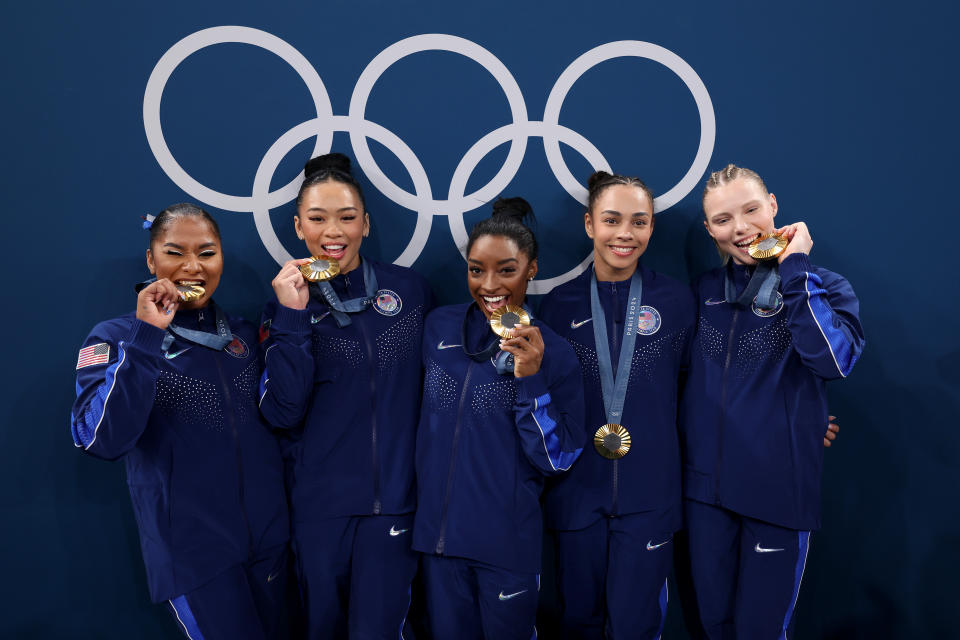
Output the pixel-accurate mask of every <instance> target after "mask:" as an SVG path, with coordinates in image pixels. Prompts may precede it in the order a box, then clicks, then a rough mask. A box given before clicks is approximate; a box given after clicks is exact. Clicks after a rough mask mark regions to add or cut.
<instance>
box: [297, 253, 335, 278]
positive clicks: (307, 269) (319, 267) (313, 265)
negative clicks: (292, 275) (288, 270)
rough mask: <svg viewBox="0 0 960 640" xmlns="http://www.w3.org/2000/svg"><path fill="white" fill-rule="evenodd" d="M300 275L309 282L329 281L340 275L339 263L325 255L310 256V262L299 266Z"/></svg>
mask: <svg viewBox="0 0 960 640" xmlns="http://www.w3.org/2000/svg"><path fill="white" fill-rule="evenodd" d="M300 273H302V274H303V277H304V278H306V279H307V280H308V281H309V282H320V281H322V280H329V279H330V278H333V277H334V276H336V275H337V274H338V273H340V263H339V262H337V259H336V258H331V257H330V256H327V255H319V256H310V262H308V263H306V264H302V265H300Z"/></svg>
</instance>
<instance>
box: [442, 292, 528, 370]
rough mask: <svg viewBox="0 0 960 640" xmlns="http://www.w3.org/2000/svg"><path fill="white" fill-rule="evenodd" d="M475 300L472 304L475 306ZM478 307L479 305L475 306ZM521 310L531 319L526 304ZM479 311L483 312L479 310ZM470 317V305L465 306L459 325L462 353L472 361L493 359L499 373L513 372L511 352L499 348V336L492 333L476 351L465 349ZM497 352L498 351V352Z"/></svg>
mask: <svg viewBox="0 0 960 640" xmlns="http://www.w3.org/2000/svg"><path fill="white" fill-rule="evenodd" d="M476 304H477V303H476V302H474V303H473V305H472V306H476ZM477 308H478V309H479V307H477ZM523 310H524V311H526V312H527V315H529V316H530V319H531V320H532V319H533V314H532V313H530V309H529V308H527V305H523ZM481 313H483V312H482V311H481ZM469 317H470V307H467V312H466V313H465V314H463V324H462V325H460V344H461V347H460V348H461V349H463V353H464V354H466V356H467V357H468V358H470V359H471V360H473V361H474V362H486V361H487V360H492V361H493V366H494V367H495V368H496V370H497V373H499V374H500V375H507V374H512V373H513V364H514V362H513V354H512V353H510V352H509V351H502V350H501V349H500V336H498V335H496V334H494V336H495V338H494V340H493V342H491V343H490V344H489V345H488V346H487V347H486V348H484V349H481V350H480V351H477V352H476V353H471V352H470V351H469V350H468V349H467V319H468V318H469ZM498 352H499V353H498Z"/></svg>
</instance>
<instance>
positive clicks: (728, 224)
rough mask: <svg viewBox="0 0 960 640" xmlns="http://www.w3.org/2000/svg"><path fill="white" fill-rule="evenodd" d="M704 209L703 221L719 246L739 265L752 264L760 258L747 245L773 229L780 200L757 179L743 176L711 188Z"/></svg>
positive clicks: (705, 199) (705, 198) (704, 202)
mask: <svg viewBox="0 0 960 640" xmlns="http://www.w3.org/2000/svg"><path fill="white" fill-rule="evenodd" d="M703 212H704V214H705V216H706V220H704V222H703V224H704V226H705V227H706V228H707V233H709V234H710V237H711V238H713V240H714V242H716V243H717V248H718V249H720V251H721V252H722V253H724V254H726V255H728V256H730V257H731V258H733V261H734V262H736V263H737V264H746V265H752V264H756V263H757V261H756V260H754V259H753V258H751V257H750V254H749V253H747V246H748V245H749V244H750V243H751V242H753V240H754V239H755V238H757V237H758V236H760V235H766V234H768V233H772V232H773V230H774V228H775V227H774V224H773V218H774V216H776V215H777V199H776V197H775V196H774V195H773V194H772V193H767V192H766V189H764V188H763V187H762V186H760V184H759V183H758V182H757V181H756V180H752V179H750V178H743V177H740V178H737V179H735V180H731V181H730V182H727V183H726V184H722V185H720V186H718V187H715V188H713V189H710V190H709V191H707V194H706V196H705V197H704V199H703Z"/></svg>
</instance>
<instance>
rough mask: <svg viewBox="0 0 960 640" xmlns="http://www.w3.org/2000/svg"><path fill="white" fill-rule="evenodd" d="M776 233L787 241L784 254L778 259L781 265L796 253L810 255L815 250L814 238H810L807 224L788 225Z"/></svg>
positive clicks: (795, 223)
mask: <svg viewBox="0 0 960 640" xmlns="http://www.w3.org/2000/svg"><path fill="white" fill-rule="evenodd" d="M775 233H779V234H781V235H782V236H783V237H784V238H786V239H787V247H786V249H784V251H783V253H781V254H780V255H779V257H778V258H777V260H778V261H779V262H781V263H782V262H783V260H784V259H785V258H786V257H787V256H789V255H792V254H794V253H805V254H807V255H809V254H810V250H811V249H813V238H811V237H810V230H809V229H808V228H807V225H806V223H805V222H794V223H793V224H788V225H787V226H785V227H781V228H780V229H777V230H776V231H775Z"/></svg>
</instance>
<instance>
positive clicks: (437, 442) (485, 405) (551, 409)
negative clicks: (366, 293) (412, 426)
mask: <svg viewBox="0 0 960 640" xmlns="http://www.w3.org/2000/svg"><path fill="white" fill-rule="evenodd" d="M465 316H467V323H466V328H465V329H466V330H465V335H464V331H463V328H464V318H465ZM534 324H535V326H538V327H540V331H541V334H542V336H543V341H544V345H545V354H544V358H543V363H542V365H541V368H540V371H538V372H537V373H536V374H534V375H531V376H525V377H522V378H514V377H513V376H512V375H501V374H498V373H497V372H496V369H495V367H494V365H493V363H492V362H490V361H489V360H488V361H484V362H475V361H473V360H471V359H470V358H469V357H467V355H466V354H465V353H464V350H463V347H462V346H461V345H462V342H463V340H462V339H461V338H462V337H465V338H466V342H467V348H468V349H470V351H471V352H473V353H475V352H478V351H480V350H481V349H482V348H483V347H485V346H486V345H488V344H489V343H490V341H491V340H492V339H497V337H496V336H495V335H494V334H493V333H492V332H491V331H490V327H489V324H488V323H487V320H486V318H485V317H484V315H483V312H482V311H480V309H479V308H477V306H476V305H475V304H472V303H471V304H459V305H453V306H447V307H441V308H439V309H437V310H435V311H434V312H433V313H431V314H430V316H429V317H428V318H427V323H426V328H425V330H424V337H423V363H424V367H425V370H426V372H425V379H424V392H423V411H422V413H421V417H420V426H419V428H418V431H417V492H418V496H417V514H416V521H415V525H414V540H413V546H414V549H416V550H417V551H421V552H423V553H427V554H436V555H442V556H453V557H459V558H467V559H470V560H479V561H481V562H484V563H487V564H490V565H494V566H496V567H501V568H504V569H508V570H511V571H519V572H526V573H530V574H537V573H539V572H540V548H541V535H542V516H541V510H540V494H541V492H542V491H543V486H544V477H545V476H548V475H556V474H559V473H562V472H564V471H566V470H567V469H569V468H570V465H572V464H573V462H574V461H575V460H576V459H577V456H579V455H580V451H581V449H582V447H583V445H584V442H585V441H586V435H585V432H584V430H583V383H582V379H581V376H580V366H579V364H578V362H577V358H576V355H575V354H574V353H573V349H571V347H570V345H569V344H567V342H566V341H565V340H563V339H562V338H560V337H559V336H557V335H556V334H555V333H554V332H553V331H551V330H550V328H549V327H547V326H545V325H544V324H543V323H540V322H536V321H535V322H534Z"/></svg>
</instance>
